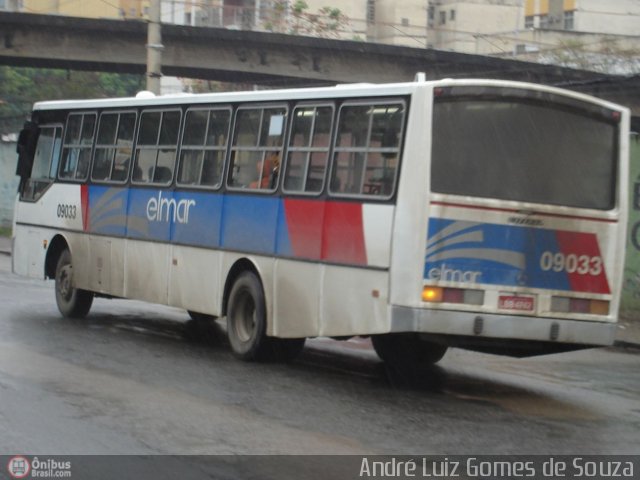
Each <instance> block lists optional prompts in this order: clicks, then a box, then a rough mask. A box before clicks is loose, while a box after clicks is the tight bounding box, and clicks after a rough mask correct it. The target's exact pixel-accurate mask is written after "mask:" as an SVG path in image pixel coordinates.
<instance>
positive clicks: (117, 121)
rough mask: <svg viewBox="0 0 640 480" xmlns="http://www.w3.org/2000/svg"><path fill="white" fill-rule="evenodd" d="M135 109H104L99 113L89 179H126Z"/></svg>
mask: <svg viewBox="0 0 640 480" xmlns="http://www.w3.org/2000/svg"><path fill="white" fill-rule="evenodd" d="M136 116H137V115H136V113H135V112H105V113H103V114H102V115H100V120H99V122H98V133H97V136H96V148H95V152H94V158H93V170H92V172H91V179H92V180H93V181H97V182H117V183H123V182H126V180H127V178H128V177H129V165H130V164H131V147H132V145H133V134H134V130H135V124H136Z"/></svg>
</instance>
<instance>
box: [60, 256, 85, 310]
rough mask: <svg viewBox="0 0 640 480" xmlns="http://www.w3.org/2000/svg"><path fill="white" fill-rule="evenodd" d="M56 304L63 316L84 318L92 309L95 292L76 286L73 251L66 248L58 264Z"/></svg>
mask: <svg viewBox="0 0 640 480" xmlns="http://www.w3.org/2000/svg"><path fill="white" fill-rule="evenodd" d="M55 284H56V286H55V290H56V304H57V305H58V310H60V313H62V315H63V316H65V317H69V318H84V317H86V316H87V314H88V313H89V310H90V309H91V304H92V303H93V293H92V292H89V291H87V290H81V289H79V288H76V287H75V286H74V280H73V265H72V263H71V252H70V251H69V250H68V249H65V250H64V251H63V252H62V253H61V254H60V258H58V263H57V265H56V279H55Z"/></svg>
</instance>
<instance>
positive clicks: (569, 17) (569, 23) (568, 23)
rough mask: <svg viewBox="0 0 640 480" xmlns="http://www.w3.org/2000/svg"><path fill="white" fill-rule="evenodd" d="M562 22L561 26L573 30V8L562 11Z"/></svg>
mask: <svg viewBox="0 0 640 480" xmlns="http://www.w3.org/2000/svg"><path fill="white" fill-rule="evenodd" d="M563 20H564V24H563V28H564V29H565V30H573V29H574V15H573V10H571V11H568V12H564V19H563Z"/></svg>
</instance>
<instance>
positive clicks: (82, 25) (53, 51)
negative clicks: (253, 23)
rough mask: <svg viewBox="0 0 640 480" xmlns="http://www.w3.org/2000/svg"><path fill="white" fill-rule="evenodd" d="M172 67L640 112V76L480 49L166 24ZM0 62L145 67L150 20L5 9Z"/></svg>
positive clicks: (283, 81) (210, 74)
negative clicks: (599, 103) (511, 86)
mask: <svg viewBox="0 0 640 480" xmlns="http://www.w3.org/2000/svg"><path fill="white" fill-rule="evenodd" d="M162 36H163V44H164V46H165V49H164V53H163V69H162V70H163V73H164V74H165V75H171V76H180V77H189V78H201V79H210V80H220V81H232V82H251V83H257V84H264V85H271V86H284V85H289V86H291V85H298V86H302V85H317V84H333V83H348V82H375V83H382V82H396V81H407V80H411V79H413V78H414V75H415V73H416V72H418V71H423V72H426V74H427V78H444V77H454V78H455V77H476V78H477V77H485V78H502V79H513V80H523V81H531V82H538V83H544V84H553V85H560V86H566V87H568V88H574V89H576V90H581V91H585V92H589V93H595V94H597V95H600V96H602V97H604V98H609V99H612V100H614V101H618V102H620V103H624V104H627V105H629V106H632V107H633V108H634V109H636V111H637V112H640V80H638V79H637V78H632V79H622V78H618V77H615V76H609V75H603V74H598V73H594V72H589V71H581V70H573V69H567V68H561V67H556V66H551V65H541V64H537V63H530V62H521V61H515V60H507V59H500V58H494V57H486V56H479V55H468V54H462V53H453V52H445V51H439V50H433V49H418V48H409V47H398V46H391V45H382V44H373V43H366V42H355V41H342V40H330V39H321V38H313V37H300V36H291V35H283V34H274V33H266V32H252V31H237V30H227V29H220V28H209V27H207V28H203V27H188V26H178V25H163V31H162ZM0 39H2V40H1V41H0V64H4V65H13V66H30V67H44V68H63V69H75V70H94V71H106V72H119V73H144V72H145V68H146V47H145V44H146V41H147V24H146V23H145V22H142V21H121V20H104V19H87V18H77V17H63V16H54V15H36V14H24V13H11V12H0Z"/></svg>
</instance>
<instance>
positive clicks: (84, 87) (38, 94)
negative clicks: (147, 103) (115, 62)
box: [0, 66, 145, 134]
mask: <svg viewBox="0 0 640 480" xmlns="http://www.w3.org/2000/svg"><path fill="white" fill-rule="evenodd" d="M0 85H2V88H1V89H0V133H3V134H4V133H15V132H18V131H19V130H20V129H21V128H22V124H23V122H24V120H25V119H26V118H27V117H28V116H29V113H30V112H31V108H32V106H33V103H34V102H38V101H41V100H59V99H79V98H103V97H124V96H131V95H135V94H136V93H137V92H138V91H140V90H143V89H144V86H145V77H144V75H125V74H115V73H97V72H76V71H68V70H54V69H37V68H16V67H6V66H3V67H0Z"/></svg>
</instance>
